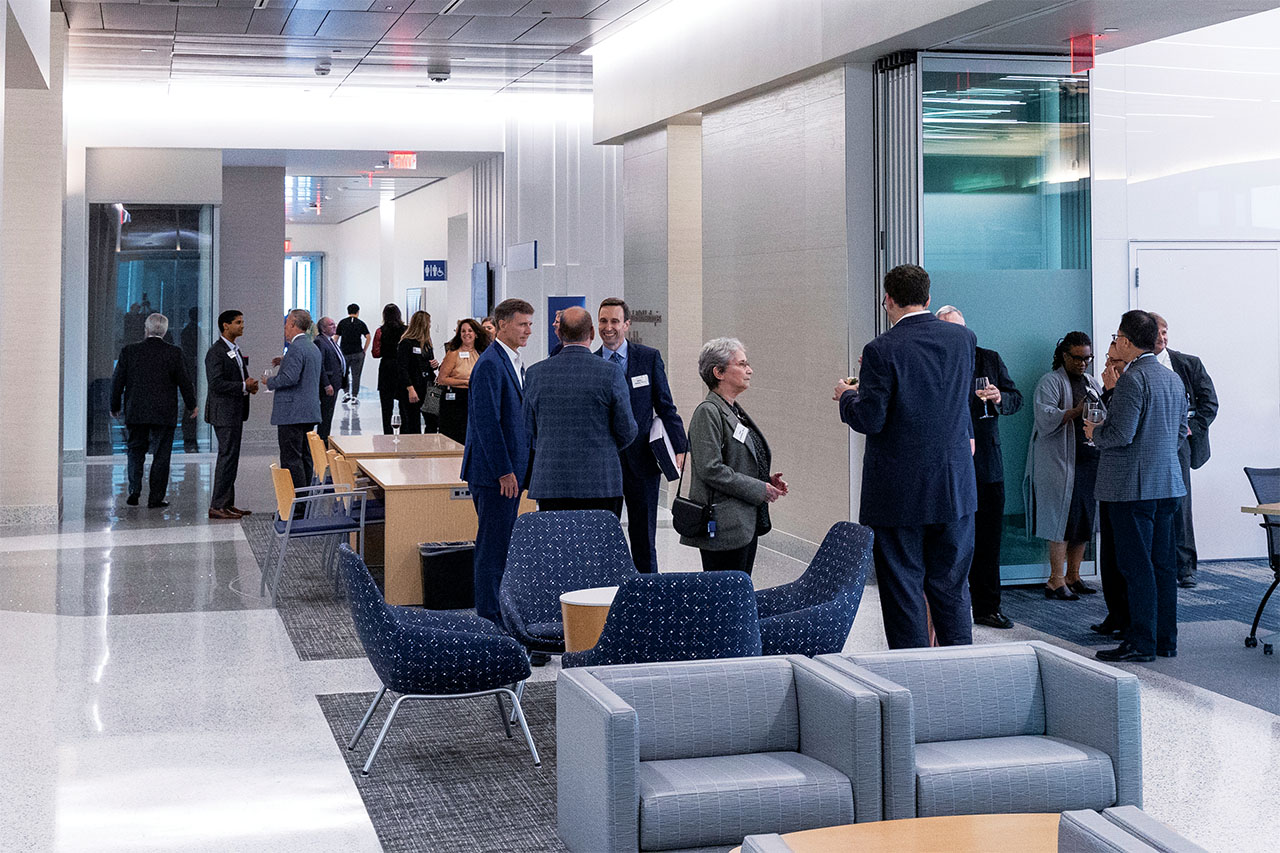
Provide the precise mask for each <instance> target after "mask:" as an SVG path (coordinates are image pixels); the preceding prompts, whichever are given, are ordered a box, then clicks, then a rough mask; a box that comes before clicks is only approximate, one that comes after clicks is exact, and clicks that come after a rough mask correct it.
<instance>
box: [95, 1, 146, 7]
mask: <svg viewBox="0 0 1280 853" xmlns="http://www.w3.org/2000/svg"><path fill="white" fill-rule="evenodd" d="M102 2H103V3H125V4H127V5H129V6H137V5H138V0H102Z"/></svg>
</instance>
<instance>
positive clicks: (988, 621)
mask: <svg viewBox="0 0 1280 853" xmlns="http://www.w3.org/2000/svg"><path fill="white" fill-rule="evenodd" d="M973 624H975V625H986V626H987V627H988V628H1012V627H1013V620H1012V619H1010V618H1009V617H1008V616H1005V615H1004V614H1003V613H1001V612H1000V611H999V610H997V611H996V612H995V613H984V614H983V615H981V616H975V617H973Z"/></svg>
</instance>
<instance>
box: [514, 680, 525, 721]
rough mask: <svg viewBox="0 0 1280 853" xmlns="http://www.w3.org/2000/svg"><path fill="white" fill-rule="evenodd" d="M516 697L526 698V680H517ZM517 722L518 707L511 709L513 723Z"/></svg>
mask: <svg viewBox="0 0 1280 853" xmlns="http://www.w3.org/2000/svg"><path fill="white" fill-rule="evenodd" d="M516 698H517V699H523V698H524V682H523V681H517V682H516ZM515 724H516V709H515V708H512V709H511V725H513V726H514V725H515Z"/></svg>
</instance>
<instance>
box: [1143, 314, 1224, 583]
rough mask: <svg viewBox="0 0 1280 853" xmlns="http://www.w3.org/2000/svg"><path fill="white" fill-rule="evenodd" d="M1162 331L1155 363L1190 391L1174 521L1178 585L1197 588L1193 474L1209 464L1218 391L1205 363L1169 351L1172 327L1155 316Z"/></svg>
mask: <svg viewBox="0 0 1280 853" xmlns="http://www.w3.org/2000/svg"><path fill="white" fill-rule="evenodd" d="M1151 316H1152V317H1153V318H1155V321H1156V326H1157V327H1158V328H1159V330H1160V334H1159V337H1157V338H1156V348H1155V354H1156V360H1157V361H1159V362H1160V363H1161V364H1163V365H1164V366H1165V367H1167V368H1169V369H1170V370H1172V371H1173V372H1174V373H1176V374H1178V378H1179V379H1181V380H1182V386H1183V388H1185V389H1186V392H1187V431H1186V433H1184V434H1183V436H1182V439H1181V441H1179V442H1178V464H1179V465H1180V466H1181V467H1182V483H1183V485H1184V486H1186V487H1187V493H1186V494H1185V495H1183V497H1182V507H1181V510H1180V511H1179V512H1178V517H1177V518H1176V519H1175V521H1174V536H1175V538H1176V539H1177V542H1178V586H1181V587H1194V586H1195V585H1196V530H1195V526H1194V524H1193V523H1192V519H1191V472H1192V471H1193V470H1195V469H1198V468H1202V467H1204V463H1206V462H1208V461H1209V425H1210V424H1211V423H1213V419H1214V418H1216V417H1217V416H1218V392H1217V391H1216V390H1215V389H1214V387H1213V380H1212V379H1211V378H1209V371H1207V370H1205V369H1204V363H1203V362H1202V361H1200V359H1199V358H1198V357H1196V356H1194V355H1189V354H1187V353H1185V352H1178V351H1176V350H1171V349H1169V324H1168V322H1167V321H1166V320H1165V319H1164V318H1163V317H1161V316H1160V315H1159V314H1155V313H1152V314H1151Z"/></svg>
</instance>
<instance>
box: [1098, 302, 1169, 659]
mask: <svg viewBox="0 0 1280 853" xmlns="http://www.w3.org/2000/svg"><path fill="white" fill-rule="evenodd" d="M1158 335H1159V331H1158V328H1157V325H1156V321H1155V318H1154V317H1152V316H1151V315H1150V314H1148V313H1147V312H1146V311H1128V312H1126V313H1125V315H1124V316H1123V317H1121V318H1120V328H1119V330H1118V331H1117V332H1116V334H1115V336H1114V338H1115V349H1116V355H1118V356H1119V357H1120V358H1121V359H1122V360H1123V361H1125V362H1127V363H1128V365H1129V366H1128V368H1126V369H1125V372H1124V373H1123V374H1121V376H1120V378H1119V379H1118V380H1116V387H1115V392H1114V393H1113V394H1112V396H1111V405H1110V406H1109V407H1108V409H1107V417H1106V420H1105V421H1103V422H1102V423H1101V424H1099V425H1094V424H1091V423H1089V422H1087V421H1086V422H1085V424H1084V433H1085V436H1086V437H1088V438H1091V439H1093V443H1094V444H1096V445H1097V446H1098V447H1100V448H1101V449H1102V452H1101V454H1100V455H1099V458H1098V480H1097V484H1096V485H1095V487H1094V494H1095V495H1097V498H1098V500H1100V501H1104V502H1105V504H1104V505H1105V506H1106V509H1107V515H1108V516H1109V517H1110V519H1111V528H1112V536H1113V540H1114V543H1115V556H1116V562H1117V564H1118V565H1119V567H1120V573H1121V574H1122V575H1123V576H1124V579H1125V585H1126V587H1127V588H1128V592H1129V628H1128V631H1127V633H1126V637H1125V640H1124V642H1123V643H1121V644H1120V645H1119V646H1118V647H1116V648H1114V649H1103V650H1102V651H1099V652H1098V653H1097V658H1098V659H1099V660H1105V661H1128V662H1134V663H1149V662H1151V661H1153V660H1155V656H1156V655H1160V656H1162V657H1174V656H1176V655H1177V653H1178V586H1177V576H1178V559H1177V549H1176V543H1175V538H1174V518H1175V517H1176V515H1177V513H1178V505H1179V503H1180V502H1181V499H1182V496H1183V495H1184V494H1186V491H1187V490H1186V487H1185V486H1184V485H1183V482H1182V469H1181V466H1179V464H1178V442H1179V441H1180V440H1181V438H1182V435H1183V433H1185V432H1186V429H1187V396H1186V392H1185V390H1184V389H1183V387H1182V380H1181V379H1179V378H1178V376H1177V374H1175V373H1174V372H1173V371H1171V370H1168V369H1166V368H1165V367H1164V366H1163V365H1161V364H1160V362H1159V361H1158V360H1157V359H1156V356H1155V352H1154V350H1155V347H1156V339H1157V337H1158Z"/></svg>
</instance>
